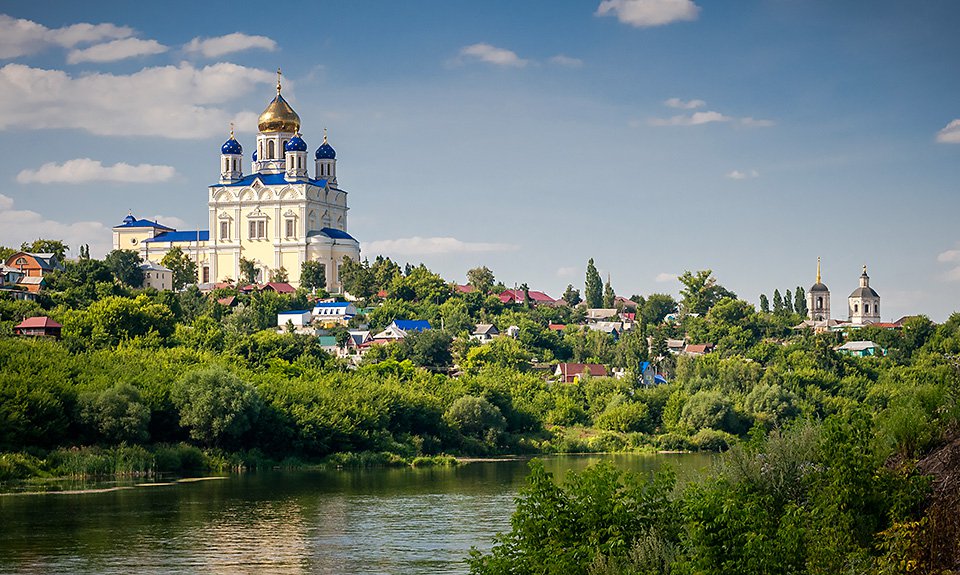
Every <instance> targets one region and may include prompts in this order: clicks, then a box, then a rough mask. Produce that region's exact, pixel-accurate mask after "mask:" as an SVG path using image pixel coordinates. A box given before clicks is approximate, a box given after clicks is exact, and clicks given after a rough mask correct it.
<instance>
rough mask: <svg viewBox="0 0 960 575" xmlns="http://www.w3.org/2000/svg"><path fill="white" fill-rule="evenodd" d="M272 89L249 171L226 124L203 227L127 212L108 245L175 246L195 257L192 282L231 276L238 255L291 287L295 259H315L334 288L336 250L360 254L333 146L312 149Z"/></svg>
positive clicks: (143, 250) (158, 253)
mask: <svg viewBox="0 0 960 575" xmlns="http://www.w3.org/2000/svg"><path fill="white" fill-rule="evenodd" d="M280 80H281V75H280V71H279V70H278V71H277V95H276V97H274V99H273V100H272V101H271V102H270V104H268V105H267V107H266V109H265V110H264V111H263V113H262V114H260V118H259V121H258V126H257V127H258V133H257V141H256V149H255V150H254V151H253V153H252V155H251V164H250V172H249V173H247V174H245V173H244V170H243V167H244V166H243V163H244V158H243V146H241V145H240V142H239V141H237V139H236V138H235V136H234V133H233V129H231V130H230V138H229V139H228V140H227V141H226V142H224V144H223V145H222V146H221V147H220V164H219V170H220V178H219V181H218V182H217V183H215V184H213V185H211V186H209V187H208V188H207V219H208V226H209V227H208V228H207V229H206V230H176V229H174V228H171V227H168V226H165V225H162V224H161V223H159V222H155V221H151V220H146V219H137V218H136V217H134V216H133V214H130V215H128V216H127V217H126V218H124V220H123V222H122V223H121V224H120V225H117V226H115V227H114V228H113V249H127V250H136V251H138V252H139V253H140V256H141V257H142V258H143V259H144V261H160V259H162V258H163V256H164V255H166V253H167V252H168V251H170V250H171V249H173V248H174V247H179V248H181V249H182V250H183V252H184V253H185V254H187V255H188V256H189V257H190V258H192V259H193V260H194V261H195V262H196V263H197V270H198V271H197V276H198V277H197V282H198V283H201V284H204V283H211V282H223V281H230V280H232V281H236V280H238V279H239V278H240V259H241V258H244V259H246V260H249V261H252V262H253V264H254V266H255V267H256V273H257V277H256V280H257V282H267V281H270V276H271V274H272V273H274V272H276V271H278V270H283V271H285V272H286V274H287V277H288V281H289V283H291V284H292V285H294V286H298V285H299V283H300V270H301V266H302V265H303V263H304V262H306V261H317V262H320V263H321V264H322V265H323V267H324V270H325V274H326V282H327V289H328V290H330V291H339V290H340V289H341V284H340V273H339V266H340V263H341V262H342V261H343V258H344V256H346V257H349V258H350V259H352V260H354V261H359V259H360V243H359V242H358V241H357V240H356V239H354V238H353V236H351V235H350V234H349V233H348V232H347V211H348V207H347V192H346V191H345V190H343V189H342V188H340V186H339V184H338V182H337V153H336V151H335V150H334V149H333V147H332V146H331V145H330V143H329V142H328V141H327V135H326V130H324V136H323V143H322V144H321V145H320V146H319V147H318V148H317V149H316V151H315V152H314V154H313V160H314V165H313V175H312V177H311V175H310V173H309V169H308V149H309V148H308V146H307V143H306V141H305V140H304V138H303V136H302V135H301V133H300V116H299V115H298V114H297V113H296V112H295V111H294V110H293V108H292V107H291V106H290V104H289V103H288V102H287V101H286V99H284V97H283V95H282V93H281V91H282V85H281V82H280Z"/></svg>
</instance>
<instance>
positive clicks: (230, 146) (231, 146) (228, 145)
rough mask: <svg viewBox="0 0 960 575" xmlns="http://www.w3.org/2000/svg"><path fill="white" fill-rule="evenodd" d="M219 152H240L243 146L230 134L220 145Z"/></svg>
mask: <svg viewBox="0 0 960 575" xmlns="http://www.w3.org/2000/svg"><path fill="white" fill-rule="evenodd" d="M220 153H221V154H242V153H243V146H241V145H240V142H238V141H237V140H236V138H234V137H233V136H230V139H229V140H227V141H226V142H224V143H223V145H222V146H220Z"/></svg>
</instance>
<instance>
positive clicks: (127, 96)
mask: <svg viewBox="0 0 960 575" xmlns="http://www.w3.org/2000/svg"><path fill="white" fill-rule="evenodd" d="M273 6H276V7H277V8H276V9H273V10H260V9H253V8H251V7H249V5H245V4H243V3H240V2H229V3H217V2H177V1H173V2H162V3H130V2H123V1H117V2H107V1H104V2H89V3H79V2H11V1H2V2H0V150H3V153H4V155H5V156H6V157H5V158H4V160H3V161H2V162H0V244H2V245H8V246H19V244H20V243H21V242H23V241H28V240H32V239H34V238H37V237H46V238H62V239H63V240H65V241H66V242H67V243H68V244H69V245H70V246H71V248H72V249H71V255H74V256H75V255H76V254H77V250H78V248H79V246H80V245H82V244H89V245H90V246H91V253H92V254H93V255H95V256H96V255H103V254H105V253H106V252H107V251H108V250H109V249H110V242H111V233H110V228H111V227H112V226H114V225H117V224H118V223H120V221H121V220H122V219H123V217H124V216H126V215H127V212H128V210H129V211H132V212H133V214H134V215H135V216H137V217H138V218H150V219H153V218H159V219H160V221H161V223H165V224H167V225H170V226H173V227H176V228H178V229H196V228H197V227H198V226H205V222H206V202H207V186H208V185H210V184H213V183H216V181H217V178H218V177H219V170H218V165H219V147H220V145H221V144H222V143H223V141H224V140H225V139H226V137H227V135H228V133H229V129H230V122H234V123H235V126H236V130H237V138H238V139H239V141H240V143H241V144H243V146H244V148H245V156H247V163H246V165H245V170H246V171H249V153H250V152H251V151H252V150H253V145H254V142H255V131H256V119H257V116H258V115H259V113H260V112H261V111H262V110H263V108H264V107H266V105H267V104H268V103H269V101H270V100H271V99H272V98H273V95H274V93H275V92H274V84H275V81H276V72H275V71H276V69H277V68H278V67H280V68H282V70H283V84H284V90H283V92H284V96H285V97H286V98H287V100H288V101H289V102H290V103H291V105H292V106H293V107H294V109H295V110H296V111H297V112H298V114H299V115H300V117H301V120H302V128H301V131H302V133H303V138H304V139H305V140H306V142H307V144H308V145H309V146H310V149H311V150H313V149H315V148H316V147H317V146H318V145H319V144H320V143H321V141H322V138H323V130H324V128H326V129H327V130H328V133H329V139H330V143H331V144H332V145H333V146H334V148H336V150H337V162H338V163H337V176H338V181H339V184H340V187H342V188H343V189H345V190H347V191H348V192H349V205H350V213H349V227H348V231H349V232H350V233H351V235H353V236H354V237H356V238H357V239H358V240H359V241H360V243H361V251H362V257H368V258H370V259H373V258H374V257H375V256H376V255H378V254H383V255H388V256H390V257H392V258H394V259H395V260H398V261H399V262H401V263H402V262H408V261H409V262H411V263H413V264H418V263H424V264H426V265H427V266H428V267H429V268H431V269H432V270H434V271H436V272H438V273H440V274H441V275H442V276H443V277H444V278H446V279H448V280H452V281H460V282H464V281H465V276H466V271H467V270H468V269H470V268H473V267H476V266H479V265H486V266H487V267H489V268H490V269H492V270H493V271H494V273H495V275H496V278H497V279H498V280H499V281H502V282H503V283H504V284H506V285H508V286H511V287H512V286H514V285H518V284H521V283H527V284H528V285H529V286H530V287H531V289H538V290H541V291H544V292H546V293H548V294H550V295H552V296H554V297H559V296H560V295H561V294H562V292H563V290H564V288H565V287H566V286H567V284H573V286H574V287H576V288H578V289H580V290H581V291H582V289H583V283H584V270H585V267H586V262H587V260H588V259H589V258H594V260H595V262H596V265H597V267H598V269H599V270H600V273H601V275H602V276H603V278H604V280H606V279H607V278H608V277H609V278H610V281H611V284H612V285H613V287H614V289H615V290H616V292H617V293H618V294H620V295H624V296H629V295H632V294H642V295H647V294H650V293H655V292H656V293H670V294H674V295H677V294H678V291H679V288H680V287H681V286H680V284H679V282H677V280H676V276H677V275H678V274H681V273H683V272H684V271H685V270H701V269H712V270H713V272H714V275H715V277H716V278H717V279H718V281H719V282H720V283H721V284H722V285H724V286H725V287H727V288H728V289H730V290H732V291H734V292H736V293H737V294H738V295H739V296H740V297H741V298H743V299H746V300H747V301H750V302H752V303H754V304H755V305H756V303H757V302H758V298H759V295H760V294H761V293H765V294H767V295H768V296H770V295H772V293H773V291H774V289H779V290H780V291H781V292H783V291H785V290H786V289H790V290H794V289H795V287H796V286H798V285H799V286H803V287H804V288H805V289H809V286H810V285H812V284H813V283H814V281H815V279H816V277H815V276H816V262H817V257H821V258H822V262H823V264H822V267H823V281H824V283H826V284H827V286H828V287H829V288H830V290H831V292H832V306H833V310H834V313H833V315H834V317H837V318H841V319H845V316H846V296H847V295H848V294H849V293H850V292H851V291H853V290H854V289H855V288H856V287H857V286H858V279H859V276H860V272H861V268H862V266H863V265H867V266H868V271H869V274H870V277H871V286H872V287H874V288H875V289H876V290H877V291H878V292H879V293H880V296H881V298H882V299H881V313H882V318H883V319H884V320H885V321H893V320H895V319H897V318H899V317H901V316H903V315H909V314H921V313H922V314H926V315H928V316H929V317H931V318H932V319H934V320H935V321H943V320H945V319H946V318H947V317H948V316H949V315H950V314H951V313H953V312H955V311H960V225H958V222H960V189H958V188H960V33H957V30H960V3H958V2H955V1H953V0H929V1H927V0H925V1H918V2H906V1H893V0H875V1H871V2H836V1H831V0H823V1H820V0H738V1H737V2H729V1H722V0H590V1H587V0H583V1H564V2H558V1H556V0H527V1H524V2H507V1H497V0H486V1H484V2H467V1H462V0H436V1H430V2H427V1H410V2H372V1H363V0H360V1H356V2H329V1H317V2H296V1H289V2H284V3H280V4H273Z"/></svg>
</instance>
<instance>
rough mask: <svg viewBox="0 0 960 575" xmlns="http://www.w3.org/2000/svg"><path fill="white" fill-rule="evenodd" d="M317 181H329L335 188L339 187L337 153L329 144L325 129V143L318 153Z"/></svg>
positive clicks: (321, 145) (318, 149)
mask: <svg viewBox="0 0 960 575" xmlns="http://www.w3.org/2000/svg"><path fill="white" fill-rule="evenodd" d="M316 172H317V173H316V179H318V180H327V181H328V182H330V184H331V185H332V186H334V187H336V185H337V151H336V150H334V149H333V146H331V145H330V144H329V143H327V129H326V128H324V129H323V143H322V144H320V147H319V148H317V153H316Z"/></svg>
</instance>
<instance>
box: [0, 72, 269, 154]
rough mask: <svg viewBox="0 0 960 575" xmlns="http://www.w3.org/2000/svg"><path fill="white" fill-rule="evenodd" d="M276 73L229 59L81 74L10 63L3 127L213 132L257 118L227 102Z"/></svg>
mask: <svg viewBox="0 0 960 575" xmlns="http://www.w3.org/2000/svg"><path fill="white" fill-rule="evenodd" d="M275 78H276V76H275V74H273V73H272V72H267V71H264V70H258V69H256V68H247V67H245V66H239V65H237V64H230V63H224V62H221V63H217V64H213V65H210V66H205V67H202V68H198V67H194V66H193V65H191V64H189V63H186V62H184V63H181V64H180V65H179V66H160V67H153V68H144V69H142V70H140V71H138V72H135V73H133V74H129V75H114V74H103V73H96V74H88V75H82V76H71V75H70V74H68V73H67V72H65V71H63V70H46V69H42V68H32V67H29V66H24V65H22V64H7V65H6V66H4V67H2V68H0V130H11V129H18V130H23V129H37V128H69V129H79V130H85V131H88V132H91V133H93V134H97V135H103V136H119V135H123V136H132V135H140V136H161V137H166V138H185V139H189V138H206V137H210V136H213V135H215V134H221V133H224V132H225V130H226V129H227V127H228V126H229V124H230V121H231V120H233V119H234V118H242V119H243V120H244V122H246V121H248V120H249V119H250V118H252V117H254V116H253V113H252V112H246V113H245V114H236V113H231V112H228V111H227V110H225V109H223V107H222V105H223V104H225V103H227V102H229V101H231V100H234V99H236V98H238V97H241V96H243V95H245V94H246V93H247V92H250V91H252V90H256V89H257V85H258V84H267V85H270V84H273V82H274V81H275ZM268 97H272V94H270V93H267V92H265V93H264V101H266V100H267V99H268ZM24 102H30V105H29V106H24V105H23V103H24ZM254 123H255V122H254ZM237 127H238V129H243V130H246V129H253V128H254V127H255V126H253V125H252V124H251V125H250V126H247V125H246V124H237Z"/></svg>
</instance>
